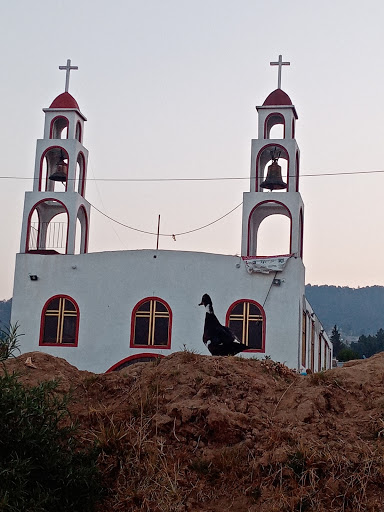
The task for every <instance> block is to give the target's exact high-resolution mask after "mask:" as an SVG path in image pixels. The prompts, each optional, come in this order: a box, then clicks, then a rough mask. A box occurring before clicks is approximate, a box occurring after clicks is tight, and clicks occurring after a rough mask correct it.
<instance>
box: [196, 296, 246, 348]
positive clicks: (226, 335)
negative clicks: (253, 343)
mask: <svg viewBox="0 0 384 512" xmlns="http://www.w3.org/2000/svg"><path fill="white" fill-rule="evenodd" d="M199 306H204V307H205V310H206V313H205V323H204V334H203V342H204V344H205V345H206V346H207V348H208V350H209V351H210V353H211V354H212V355H213V356H235V355H236V354H238V353H239V352H243V350H247V349H248V347H247V345H244V343H242V342H241V341H240V340H239V339H238V338H237V337H236V336H235V334H234V333H233V332H232V331H231V329H230V328H229V327H226V326H225V325H221V323H220V322H219V321H218V319H217V317H216V315H215V313H214V311H213V306H212V300H211V297H210V296H209V295H208V294H207V293H204V295H203V297H202V299H201V302H200V304H199Z"/></svg>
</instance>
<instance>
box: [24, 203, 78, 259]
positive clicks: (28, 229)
mask: <svg viewBox="0 0 384 512" xmlns="http://www.w3.org/2000/svg"><path fill="white" fill-rule="evenodd" d="M47 201H55V202H57V203H60V204H61V205H62V206H63V208H64V210H65V211H66V213H67V239H66V241H65V254H67V251H68V231H69V229H68V227H69V213H68V210H67V207H66V206H65V204H64V203H63V202H62V201H59V200H58V199H55V198H53V197H47V198H45V199H41V201H38V202H37V203H36V204H34V205H33V207H32V208H31V211H30V212H29V215H28V220H27V222H28V226H27V238H26V240H25V252H26V253H27V252H28V251H29V247H28V244H29V235H30V231H31V217H32V214H33V212H34V210H36V208H37V206H38V205H39V204H40V203H45V202H47ZM37 215H39V212H37ZM53 218H54V217H53ZM39 234H40V215H39V231H38V234H37V235H38V236H39Z"/></svg>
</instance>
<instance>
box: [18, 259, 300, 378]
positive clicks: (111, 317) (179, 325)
mask: <svg viewBox="0 0 384 512" xmlns="http://www.w3.org/2000/svg"><path fill="white" fill-rule="evenodd" d="M30 274H32V275H36V276H38V280H37V281H31V279H30V277H29V275H30ZM303 275H304V267H303V264H302V261H301V260H300V259H299V258H298V259H294V258H291V259H290V260H288V262H287V265H286V268H285V269H284V271H282V272H279V273H278V275H277V277H278V278H279V279H281V280H282V282H281V284H280V286H276V285H273V284H272V281H273V278H274V277H275V273H274V272H273V273H270V274H259V273H255V274H249V273H248V272H247V270H246V268H245V264H244V262H243V260H242V259H241V258H239V257H236V256H224V255H216V254H207V253H196V252H181V251H180V252H179V251H153V250H139V251H121V252H103V253H92V254H80V255H58V256H56V255H55V256H52V255H40V254H18V255H17V260H16V272H15V284H14V301H13V306H12V323H15V322H17V321H19V322H20V332H22V333H24V334H25V336H23V337H22V346H21V348H22V352H29V351H34V350H40V351H43V352H48V353H51V354H53V355H55V356H58V357H63V358H65V359H66V360H68V361H69V362H70V363H71V364H74V365H75V366H77V367H78V368H80V369H86V370H91V371H95V372H104V371H106V370H107V369H109V368H110V367H111V366H113V365H114V364H116V363H117V362H119V361H121V360H123V359H125V358H127V357H129V356H131V355H134V354H145V353H147V352H150V353H155V354H162V355H167V354H169V353H171V352H173V351H179V350H183V348H184V345H185V346H186V348H187V349H189V350H193V351H196V352H198V353H201V354H209V352H208V350H207V349H206V347H205V346H204V344H203V342H202V334H203V325H204V318H205V311H204V310H203V308H202V307H198V303H199V302H200V300H201V296H202V295H203V293H208V294H209V295H210V296H211V297H212V301H213V306H214V309H215V313H216V316H217V317H218V318H219V320H220V322H221V323H222V324H224V323H225V317H226V313H227V310H228V308H229V306H230V305H231V304H233V303H234V302H235V301H237V300H239V299H250V300H254V301H256V302H258V303H259V304H260V305H261V306H263V307H264V310H265V315H266V333H265V335H266V343H265V351H264V352H263V353H260V352H246V353H243V354H242V355H243V356H245V357H255V356H256V357H260V358H262V357H264V355H269V356H271V357H272V359H274V360H278V361H281V362H285V363H286V364H287V365H288V366H290V367H291V368H298V367H299V360H298V351H297V347H298V344H299V343H300V325H299V323H298V321H297V318H298V315H300V311H301V310H302V307H303V304H301V303H300V301H301V299H300V298H302V297H303V295H304V279H303ZM55 295H68V296H70V297H71V298H72V299H74V300H75V301H76V303H77V304H78V306H79V310H80V323H79V338H78V346H77V347H70V346H53V347H52V346H39V336H40V323H41V322H40V320H41V313H42V310H43V307H44V305H45V303H46V301H47V300H48V299H50V298H51V297H53V296H55ZM146 297H159V298H161V299H163V300H164V301H166V302H167V303H168V304H169V306H170V308H171V310H172V317H173V318H172V339H171V349H170V350H168V349H163V348H156V347H148V348H146V349H142V348H130V334H131V314H132V310H133V308H134V307H135V306H136V304H137V303H138V302H139V301H140V300H142V299H143V298H146ZM295 297H296V298H297V299H295Z"/></svg>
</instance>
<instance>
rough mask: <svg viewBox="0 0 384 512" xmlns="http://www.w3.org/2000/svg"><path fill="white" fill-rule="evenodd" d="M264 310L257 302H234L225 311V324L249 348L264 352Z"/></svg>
mask: <svg viewBox="0 0 384 512" xmlns="http://www.w3.org/2000/svg"><path fill="white" fill-rule="evenodd" d="M264 318H265V316H264V312H263V309H262V307H261V306H260V305H259V304H257V302H254V301H249V300H242V301H238V302H235V303H234V304H232V306H231V307H230V308H229V310H228V313H227V325H228V327H229V328H230V329H231V330H232V331H233V332H234V334H235V335H236V336H237V337H238V338H239V340H241V341H242V342H243V343H244V344H245V345H247V346H248V347H249V349H250V350H254V351H257V352H264V350H265V344H264Z"/></svg>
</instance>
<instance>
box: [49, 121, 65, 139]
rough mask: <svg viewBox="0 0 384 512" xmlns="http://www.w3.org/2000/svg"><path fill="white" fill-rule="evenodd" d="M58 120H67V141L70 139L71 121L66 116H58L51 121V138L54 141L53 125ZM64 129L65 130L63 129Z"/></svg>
mask: <svg viewBox="0 0 384 512" xmlns="http://www.w3.org/2000/svg"><path fill="white" fill-rule="evenodd" d="M57 119H65V120H66V122H67V123H66V124H67V126H66V128H67V139H68V132H69V119H68V118H67V117H65V116H61V115H60V116H56V117H54V118H53V119H52V121H51V124H50V127H49V138H50V139H52V133H53V125H54V124H55V121H57ZM63 129H64V128H63Z"/></svg>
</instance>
